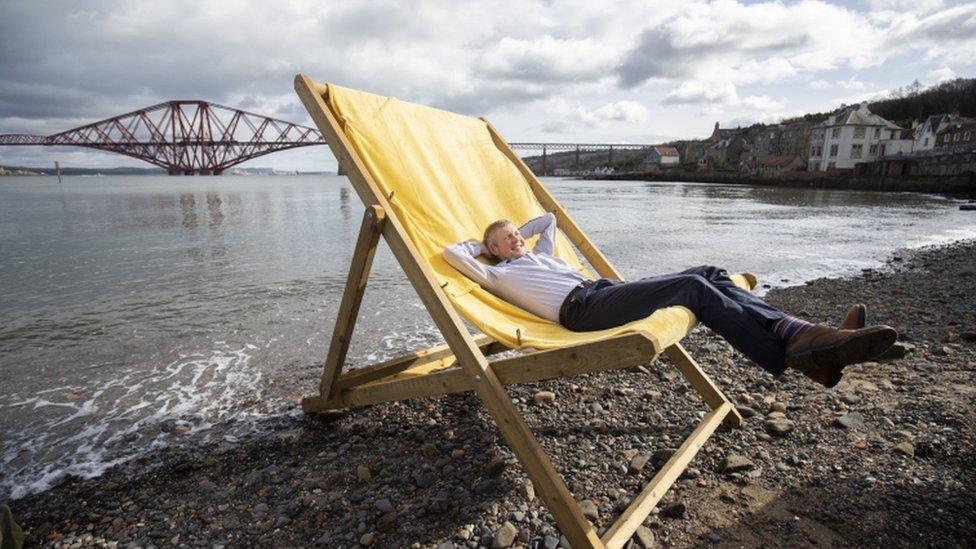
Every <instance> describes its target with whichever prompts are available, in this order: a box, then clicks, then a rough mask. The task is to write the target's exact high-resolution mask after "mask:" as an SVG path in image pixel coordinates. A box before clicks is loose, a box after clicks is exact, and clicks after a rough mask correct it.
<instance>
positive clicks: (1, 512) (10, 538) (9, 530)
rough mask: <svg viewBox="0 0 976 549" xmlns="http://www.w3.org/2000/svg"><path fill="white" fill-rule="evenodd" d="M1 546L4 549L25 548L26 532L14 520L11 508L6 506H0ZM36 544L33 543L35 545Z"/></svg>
mask: <svg viewBox="0 0 976 549" xmlns="http://www.w3.org/2000/svg"><path fill="white" fill-rule="evenodd" d="M35 540H36V538H35ZM0 544H2V545H3V547H4V549H6V548H8V547H9V548H10V549H20V548H21V547H23V546H24V531H23V530H22V529H21V528H20V525H19V524H17V521H15V520H14V516H13V513H11V512H10V507H7V505H6V504H4V505H0ZM33 544H34V542H31V545H33Z"/></svg>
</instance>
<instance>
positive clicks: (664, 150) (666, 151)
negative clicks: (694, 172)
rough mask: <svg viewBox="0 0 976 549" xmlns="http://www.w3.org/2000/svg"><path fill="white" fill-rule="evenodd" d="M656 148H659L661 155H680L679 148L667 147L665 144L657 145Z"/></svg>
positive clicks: (658, 151)
mask: <svg viewBox="0 0 976 549" xmlns="http://www.w3.org/2000/svg"><path fill="white" fill-rule="evenodd" d="M654 148H655V149H657V153H658V154H659V155H661V156H679V155H678V149H676V148H674V147H667V146H664V145H657V146H656V147H654Z"/></svg>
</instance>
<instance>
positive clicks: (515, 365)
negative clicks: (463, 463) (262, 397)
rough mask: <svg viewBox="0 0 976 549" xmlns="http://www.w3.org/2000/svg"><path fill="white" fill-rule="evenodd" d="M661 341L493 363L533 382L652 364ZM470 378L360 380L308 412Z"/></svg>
mask: <svg viewBox="0 0 976 549" xmlns="http://www.w3.org/2000/svg"><path fill="white" fill-rule="evenodd" d="M657 354H658V352H657V343H656V340H655V338H654V337H653V336H651V335H650V334H647V333H646V332H635V333H629V334H623V335H618V336H614V337H610V338H607V339H602V340H599V341H592V342H589V343H581V344H579V345H575V346H572V347H563V348H560V349H551V350H548V351H541V352H538V353H532V354H527V355H522V356H517V357H512V358H506V359H502V360H497V361H495V362H492V363H491V369H492V370H493V371H494V372H495V374H496V375H497V376H498V379H499V381H501V383H502V384H503V385H514V384H517V383H531V382H535V381H543V380H546V379H555V378H559V377H568V376H574V375H580V374H589V373H595V372H603V371H607V370H620V369H624V368H630V367H633V366H637V365H638V364H647V363H649V362H651V361H653V360H654V359H655V358H656V357H657ZM472 388H473V384H472V382H471V379H470V378H469V377H468V376H467V374H466V373H465V372H464V371H463V370H461V369H460V368H447V369H444V370H440V371H437V372H434V373H430V374H427V375H419V376H416V377H403V378H399V379H394V380H390V381H380V382H376V383H370V384H366V385H360V386H358V387H354V388H351V389H349V390H348V391H344V392H342V393H341V394H338V395H337V396H336V397H335V398H334V399H332V400H331V401H326V400H321V399H320V400H310V401H309V402H308V404H307V406H309V407H314V409H312V410H307V411H322V410H336V409H341V408H354V407H357V406H365V405H367V404H377V403H380V402H393V401H398V400H404V399H408V398H420V397H427V396H436V395H445V394H450V393H459V392H463V391H470V390H471V389H472Z"/></svg>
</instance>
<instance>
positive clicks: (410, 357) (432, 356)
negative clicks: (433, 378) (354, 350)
mask: <svg viewBox="0 0 976 549" xmlns="http://www.w3.org/2000/svg"><path fill="white" fill-rule="evenodd" d="M474 341H475V344H476V345H477V346H478V348H479V349H481V351H482V352H483V353H485V354H486V355H490V354H492V353H491V351H495V352H499V351H500V350H501V349H497V347H502V349H504V348H505V347H504V346H503V345H500V344H497V342H496V341H495V340H494V339H492V338H490V337H488V336H486V335H479V336H477V337H475V338H474ZM496 344H497V345H496ZM452 354H453V353H452V352H451V348H450V347H448V346H447V345H437V346H435V347H431V348H429V349H423V350H420V351H415V352H412V353H409V354H406V355H403V356H398V357H396V358H391V359H390V360H386V361H383V362H380V363H378V364H372V365H370V366H365V367H363V368H358V369H355V370H351V371H349V372H346V373H345V374H343V375H342V377H340V378H339V380H338V381H336V391H342V390H345V389H349V388H350V387H355V386H357V385H363V384H365V383H370V382H373V381H376V380H379V379H383V378H384V377H389V376H392V375H395V374H398V373H400V372H403V371H406V370H409V369H410V368H414V367H417V366H422V365H424V364H427V363H430V362H434V361H437V360H440V359H442V358H444V357H447V356H451V355H452Z"/></svg>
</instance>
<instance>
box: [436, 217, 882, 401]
mask: <svg viewBox="0 0 976 549" xmlns="http://www.w3.org/2000/svg"><path fill="white" fill-rule="evenodd" d="M535 235H539V240H538V242H537V243H536V245H535V247H534V248H533V249H532V251H531V252H530V251H528V250H526V248H525V239H526V238H531V237H533V236H535ZM555 235H556V216H555V215H553V214H551V213H548V214H545V215H543V216H540V217H537V218H535V219H533V220H531V221H528V222H527V223H525V224H524V225H522V226H521V227H519V228H516V227H515V225H513V224H512V223H511V222H510V221H508V220H507V219H500V220H498V221H495V222H494V223H492V224H491V225H489V226H488V228H487V229H485V234H484V238H483V240H481V241H478V240H468V241H465V242H459V243H457V244H455V245H453V246H449V247H448V248H447V249H445V250H444V259H445V260H447V262H448V263H449V264H450V265H451V266H453V267H454V268H455V269H457V270H458V271H461V272H462V273H464V275H465V276H467V277H468V278H470V279H472V280H474V281H475V282H477V283H478V284H479V285H481V286H482V287H483V288H485V289H486V290H488V291H490V292H492V293H493V294H495V295H497V296H498V297H500V298H502V299H504V300H505V301H508V302H509V303H512V304H514V305H517V306H518V307H521V308H523V309H525V310H526V311H529V312H531V313H534V314H536V315H538V316H540V317H542V318H546V319H548V320H551V321H553V322H558V323H559V324H562V325H563V326H565V327H566V328H568V329H570V330H573V331H574V332H586V331H592V330H602V329H605V328H612V327H615V326H620V325H623V324H626V323H628V322H631V321H633V320H637V319H640V318H644V317H647V316H650V314H651V313H653V312H654V311H655V310H657V309H660V308H663V307H670V306H673V305H681V306H683V307H687V308H688V309H689V310H691V312H692V313H694V315H695V316H696V317H697V318H698V320H699V321H701V323H702V324H704V325H706V326H708V327H709V328H711V329H712V330H714V331H715V332H716V333H718V334H719V335H721V336H722V337H723V338H725V340H726V341H728V342H729V343H730V344H731V345H732V346H733V347H735V348H736V349H737V350H738V351H739V352H741V353H742V354H744V355H746V356H747V357H749V358H750V359H752V360H753V361H754V362H756V363H757V364H759V365H760V366H761V367H762V368H763V369H765V370H766V371H768V372H770V373H772V374H773V375H777V376H778V375H780V374H782V373H783V372H784V371H785V370H786V368H788V367H789V368H794V369H796V370H799V371H801V372H803V373H804V374H806V375H807V376H808V377H810V378H811V379H813V380H814V381H816V382H817V383H820V384H822V385H824V386H826V387H833V386H834V385H837V382H839V381H840V378H841V375H842V370H843V369H844V366H847V365H848V364H856V363H859V362H866V361H869V360H872V359H874V358H876V357H878V356H879V355H881V354H882V353H884V351H886V350H887V349H888V348H889V347H890V346H891V345H892V344H894V342H895V339H896V338H897V333H896V332H895V330H894V329H892V328H890V327H888V326H870V327H864V316H865V308H864V306H863V305H855V306H854V307H852V308H851V309H850V311H848V313H847V316H846V317H845V319H844V322H843V323H842V324H841V328H840V329H836V328H833V327H830V326H825V325H821V324H811V323H809V322H806V321H805V320H801V319H799V318H796V317H794V316H789V315H787V314H785V313H783V312H781V311H778V310H776V309H774V308H773V307H771V306H770V305H768V304H767V303H766V302H764V301H763V300H762V299H760V298H758V297H756V296H754V295H752V293H750V292H748V291H745V290H743V289H741V288H739V287H738V286H736V285H735V283H733V282H732V280H731V279H730V278H729V276H728V273H726V272H725V271H724V270H722V269H719V268H717V267H712V266H702V267H694V268H691V269H688V270H686V271H682V272H680V273H675V274H667V275H662V276H655V277H650V278H642V279H640V280H635V281H633V282H620V281H616V280H608V279H605V278H601V279H599V280H588V279H587V278H586V277H584V276H583V275H582V274H581V273H580V272H579V271H578V270H576V269H575V268H573V267H571V266H569V265H568V264H567V263H566V262H564V261H563V260H561V259H559V258H557V257H555V256H554V255H552V254H553V249H554V242H555ZM479 255H485V256H486V257H487V258H489V259H491V260H496V261H497V262H496V263H495V264H494V265H486V264H484V263H481V262H480V261H478V260H477V259H476V258H477V257H478V256H479ZM747 276H750V277H752V278H753V280H751V283H752V284H753V285H755V277H754V275H751V274H750V275H747Z"/></svg>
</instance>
